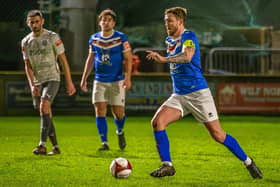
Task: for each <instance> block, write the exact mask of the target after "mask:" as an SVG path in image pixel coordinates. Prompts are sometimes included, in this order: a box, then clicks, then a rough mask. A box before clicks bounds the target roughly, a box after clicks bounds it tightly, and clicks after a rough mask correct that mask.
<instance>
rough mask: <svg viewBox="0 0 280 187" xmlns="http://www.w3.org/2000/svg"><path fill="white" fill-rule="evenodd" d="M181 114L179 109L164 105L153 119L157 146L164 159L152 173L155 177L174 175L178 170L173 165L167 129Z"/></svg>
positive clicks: (161, 157)
mask: <svg viewBox="0 0 280 187" xmlns="http://www.w3.org/2000/svg"><path fill="white" fill-rule="evenodd" d="M181 116H182V113H181V111H180V110H179V109H177V108H172V107H169V106H166V105H163V106H161V107H160V108H159V109H158V111H157V112H156V114H155V115H154V117H153V119H152V122H151V123H152V127H153V130H154V131H153V132H154V138H155V141H156V147H157V151H158V153H159V156H160V159H161V161H162V166H161V167H160V168H158V169H156V170H154V171H153V172H151V173H150V175H151V176H153V177H164V176H172V175H174V174H175V172H176V171H175V168H174V167H173V165H172V161H171V156H170V147H169V140H168V136H167V133H166V130H165V129H166V127H167V126H168V125H169V124H170V123H172V122H174V121H176V120H178V119H180V118H181Z"/></svg>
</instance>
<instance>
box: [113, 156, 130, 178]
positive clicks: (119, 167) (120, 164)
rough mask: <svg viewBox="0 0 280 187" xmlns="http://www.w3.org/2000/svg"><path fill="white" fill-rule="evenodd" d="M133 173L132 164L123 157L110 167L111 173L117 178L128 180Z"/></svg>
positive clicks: (114, 161) (115, 160)
mask: <svg viewBox="0 0 280 187" xmlns="http://www.w3.org/2000/svg"><path fill="white" fill-rule="evenodd" d="M131 171H132V166H131V163H130V162H129V161H128V160H127V159H125V158H122V157H119V158H116V159H114V160H113V161H112V163H111V165H110V172H111V174H112V175H113V176H114V177H116V178H127V177H129V175H130V174H131Z"/></svg>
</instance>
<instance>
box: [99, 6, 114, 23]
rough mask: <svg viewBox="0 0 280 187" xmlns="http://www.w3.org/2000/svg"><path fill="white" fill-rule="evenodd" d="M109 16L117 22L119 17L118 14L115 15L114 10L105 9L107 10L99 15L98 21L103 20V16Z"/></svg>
mask: <svg viewBox="0 0 280 187" xmlns="http://www.w3.org/2000/svg"><path fill="white" fill-rule="evenodd" d="M107 15H110V16H111V17H112V18H113V20H114V21H115V22H116V17H117V15H116V13H115V12H114V11H113V10H111V9H105V10H103V11H102V12H101V13H100V14H99V15H98V21H100V20H101V18H102V17H103V16H107Z"/></svg>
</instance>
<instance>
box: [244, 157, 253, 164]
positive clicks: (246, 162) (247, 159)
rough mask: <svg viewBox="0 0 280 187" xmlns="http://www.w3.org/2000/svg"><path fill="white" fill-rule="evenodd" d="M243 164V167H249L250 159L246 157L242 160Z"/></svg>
mask: <svg viewBox="0 0 280 187" xmlns="http://www.w3.org/2000/svg"><path fill="white" fill-rule="evenodd" d="M243 163H244V164H245V166H249V165H250V164H251V163H252V159H251V158H250V157H248V156H247V158H246V160H244V162H243Z"/></svg>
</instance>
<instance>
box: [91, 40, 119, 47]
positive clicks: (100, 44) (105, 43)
mask: <svg viewBox="0 0 280 187" xmlns="http://www.w3.org/2000/svg"><path fill="white" fill-rule="evenodd" d="M121 42H122V40H121V39H120V38H118V39H116V40H112V41H110V42H104V41H100V40H93V41H92V43H93V44H94V45H99V46H101V47H109V46H111V45H116V44H120V43H121Z"/></svg>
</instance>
